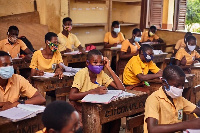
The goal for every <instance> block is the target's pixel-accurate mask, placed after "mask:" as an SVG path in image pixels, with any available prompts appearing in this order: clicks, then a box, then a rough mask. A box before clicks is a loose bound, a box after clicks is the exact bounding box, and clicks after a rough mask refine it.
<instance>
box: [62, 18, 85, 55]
mask: <svg viewBox="0 0 200 133" xmlns="http://www.w3.org/2000/svg"><path fill="white" fill-rule="evenodd" d="M71 30H72V19H71V18H69V17H66V18H64V19H63V31H62V32H60V33H59V34H58V43H59V44H58V50H59V51H60V52H61V53H66V52H71V51H72V50H73V45H74V46H75V47H77V48H78V49H79V51H80V52H84V50H83V47H82V46H81V43H80V41H79V40H78V38H77V36H76V35H74V34H72V33H71V32H70V31H71Z"/></svg>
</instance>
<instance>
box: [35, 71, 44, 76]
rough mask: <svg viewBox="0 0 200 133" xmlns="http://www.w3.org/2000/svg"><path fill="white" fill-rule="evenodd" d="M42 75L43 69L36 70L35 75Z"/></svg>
mask: <svg viewBox="0 0 200 133" xmlns="http://www.w3.org/2000/svg"><path fill="white" fill-rule="evenodd" d="M43 75H44V71H42V70H36V76H43Z"/></svg>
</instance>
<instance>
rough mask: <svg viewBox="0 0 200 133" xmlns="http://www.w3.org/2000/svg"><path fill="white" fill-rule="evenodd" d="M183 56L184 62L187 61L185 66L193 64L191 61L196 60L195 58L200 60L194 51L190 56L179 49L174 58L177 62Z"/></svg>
mask: <svg viewBox="0 0 200 133" xmlns="http://www.w3.org/2000/svg"><path fill="white" fill-rule="evenodd" d="M184 56H185V58H186V60H187V63H186V65H192V64H193V61H194V60H195V59H196V58H200V55H199V53H198V52H197V51H196V50H194V51H192V52H191V54H189V53H187V52H186V51H185V48H180V49H179V50H178V51H177V53H176V56H175V58H176V59H177V60H182V58H183V57H184Z"/></svg>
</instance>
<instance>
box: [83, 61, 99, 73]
mask: <svg viewBox="0 0 200 133" xmlns="http://www.w3.org/2000/svg"><path fill="white" fill-rule="evenodd" d="M87 62H88V63H89V61H87ZM88 68H89V69H90V71H92V72H93V73H95V74H99V73H100V72H101V71H102V70H103V65H100V66H93V65H91V64H90V63H89V65H88Z"/></svg>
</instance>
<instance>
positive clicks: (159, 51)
mask: <svg viewBox="0 0 200 133" xmlns="http://www.w3.org/2000/svg"><path fill="white" fill-rule="evenodd" d="M153 53H154V55H159V54H163V51H162V50H153Z"/></svg>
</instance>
